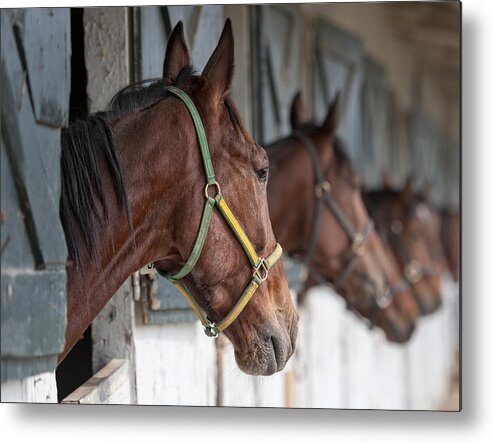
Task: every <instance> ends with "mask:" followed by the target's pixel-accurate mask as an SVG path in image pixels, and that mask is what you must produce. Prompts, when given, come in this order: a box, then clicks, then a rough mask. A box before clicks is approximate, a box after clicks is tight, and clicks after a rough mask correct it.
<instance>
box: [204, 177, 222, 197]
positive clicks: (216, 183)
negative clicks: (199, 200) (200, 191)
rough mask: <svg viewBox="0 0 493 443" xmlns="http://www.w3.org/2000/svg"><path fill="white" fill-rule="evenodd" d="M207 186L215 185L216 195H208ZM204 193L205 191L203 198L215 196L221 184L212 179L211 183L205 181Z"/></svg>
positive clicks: (219, 191)
mask: <svg viewBox="0 0 493 443" xmlns="http://www.w3.org/2000/svg"><path fill="white" fill-rule="evenodd" d="M209 186H215V187H216V195H214V197H211V196H210V195H209ZM204 193H205V198H209V197H211V198H216V197H217V196H218V195H219V194H220V193H221V186H219V183H218V182H216V181H213V182H212V183H207V184H206V185H205V191H204Z"/></svg>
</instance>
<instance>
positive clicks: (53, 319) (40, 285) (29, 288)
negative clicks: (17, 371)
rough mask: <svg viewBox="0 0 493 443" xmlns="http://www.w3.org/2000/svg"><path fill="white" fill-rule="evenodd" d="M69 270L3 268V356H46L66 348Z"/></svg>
mask: <svg viewBox="0 0 493 443" xmlns="http://www.w3.org/2000/svg"><path fill="white" fill-rule="evenodd" d="M65 285H66V280H65V271H64V270H63V271H45V272H32V273H30V274H28V273H25V272H22V271H20V272H19V270H18V269H11V268H2V280H1V291H2V298H1V300H2V304H1V306H2V337H1V343H2V346H1V347H2V358H6V357H7V358H8V357H12V358H29V357H43V356H46V355H50V354H57V353H59V352H61V351H62V350H63V346H64V335H65V325H66V320H65Z"/></svg>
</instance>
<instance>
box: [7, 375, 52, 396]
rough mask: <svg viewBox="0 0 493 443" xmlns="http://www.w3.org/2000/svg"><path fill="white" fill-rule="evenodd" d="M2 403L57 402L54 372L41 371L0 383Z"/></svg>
mask: <svg viewBox="0 0 493 443" xmlns="http://www.w3.org/2000/svg"><path fill="white" fill-rule="evenodd" d="M1 397H2V398H1V402H2V403H57V386H56V378H55V373H54V372H43V373H40V374H37V375H34V376H30V377H26V378H23V379H17V380H9V381H8V382H6V383H2V390H1Z"/></svg>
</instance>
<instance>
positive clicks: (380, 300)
mask: <svg viewBox="0 0 493 443" xmlns="http://www.w3.org/2000/svg"><path fill="white" fill-rule="evenodd" d="M375 301H376V303H377V306H378V307H379V308H380V309H385V308H387V307H388V306H390V304H391V303H392V291H391V290H390V288H389V287H387V288H385V292H384V293H383V294H377V297H376V299H375Z"/></svg>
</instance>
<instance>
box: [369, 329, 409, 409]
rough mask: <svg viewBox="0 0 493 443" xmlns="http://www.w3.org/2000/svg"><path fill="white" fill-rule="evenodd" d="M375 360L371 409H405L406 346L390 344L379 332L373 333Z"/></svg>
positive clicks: (406, 400)
mask: <svg viewBox="0 0 493 443" xmlns="http://www.w3.org/2000/svg"><path fill="white" fill-rule="evenodd" d="M373 340H374V350H375V359H374V362H375V364H374V366H373V373H372V376H373V377H374V379H375V392H374V398H373V402H372V403H373V404H372V407H374V408H377V409H397V410H400V409H407V407H408V396H407V385H406V367H405V349H406V345H399V344H395V343H390V342H388V341H387V339H386V338H385V334H384V333H383V332H382V331H380V330H375V331H374V332H373Z"/></svg>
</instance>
